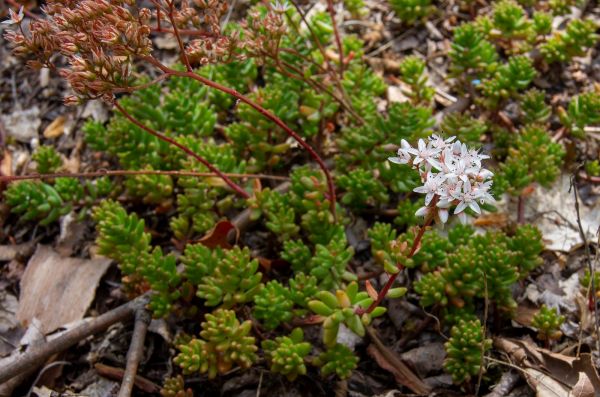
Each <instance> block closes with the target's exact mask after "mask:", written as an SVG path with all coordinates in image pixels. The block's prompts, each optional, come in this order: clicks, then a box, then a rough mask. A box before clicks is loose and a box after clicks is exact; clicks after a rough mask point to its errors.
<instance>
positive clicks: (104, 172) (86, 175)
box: [0, 170, 289, 183]
mask: <svg viewBox="0 0 600 397" xmlns="http://www.w3.org/2000/svg"><path fill="white" fill-rule="evenodd" d="M136 175H169V176H174V177H186V176H188V177H189V176H191V177H214V176H217V175H216V174H215V173H212V172H195V171H161V170H99V171H93V172H75V173H67V172H57V173H53V174H28V175H0V183H2V182H6V183H11V182H15V181H22V180H27V179H55V178H98V177H102V176H136ZM224 175H227V176H228V177H229V178H250V179H271V180H274V181H287V180H289V178H288V177H285V176H277V175H266V174H236V173H231V174H229V173H224Z"/></svg>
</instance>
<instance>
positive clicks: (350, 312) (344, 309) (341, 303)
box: [308, 282, 400, 347]
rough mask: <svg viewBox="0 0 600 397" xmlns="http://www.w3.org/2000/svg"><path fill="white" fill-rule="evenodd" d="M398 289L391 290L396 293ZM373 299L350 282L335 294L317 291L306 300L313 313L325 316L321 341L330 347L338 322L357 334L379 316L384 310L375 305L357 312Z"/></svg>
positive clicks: (334, 338)
mask: <svg viewBox="0 0 600 397" xmlns="http://www.w3.org/2000/svg"><path fill="white" fill-rule="evenodd" d="M397 292H400V291H396V290H395V291H393V292H392V293H393V294H396V293H397ZM371 303H373V299H371V298H369V295H368V294H367V293H366V292H358V284H357V283H356V282H352V283H350V284H348V286H347V287H346V289H345V290H339V289H338V290H337V291H336V293H335V295H334V294H332V293H331V292H329V291H319V292H317V293H316V294H315V300H311V301H310V302H308V307H309V308H310V310H312V311H313V312H314V313H316V314H318V315H320V316H323V317H325V320H324V322H323V343H324V344H325V345H326V346H329V347H332V346H335V344H336V343H337V335H338V331H339V328H340V324H342V323H343V324H345V325H346V326H347V327H348V328H349V329H350V330H351V331H352V332H354V333H355V334H356V335H358V336H364V335H365V325H369V323H370V322H371V319H372V318H375V317H379V316H381V315H383V314H384V313H385V312H386V309H385V308H384V307H377V308H375V310H373V311H372V312H371V313H364V314H362V315H359V314H357V309H366V308H368V307H369V306H370V305H371Z"/></svg>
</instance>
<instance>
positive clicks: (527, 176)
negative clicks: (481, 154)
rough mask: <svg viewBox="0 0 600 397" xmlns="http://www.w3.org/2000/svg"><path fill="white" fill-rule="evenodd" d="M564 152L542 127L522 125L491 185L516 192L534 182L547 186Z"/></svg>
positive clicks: (553, 176) (555, 173)
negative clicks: (494, 184)
mask: <svg viewBox="0 0 600 397" xmlns="http://www.w3.org/2000/svg"><path fill="white" fill-rule="evenodd" d="M564 155H565V151H564V149H563V148H562V146H561V145H560V144H559V143H555V142H553V141H552V140H551V138H550V136H548V133H547V132H546V131H545V129H544V128H542V127H540V126H537V125H530V126H526V127H524V128H523V129H522V130H521V131H520V132H519V135H518V136H517V138H516V140H515V141H514V143H513V144H512V147H510V148H509V152H508V157H507V159H506V161H505V162H504V163H502V164H501V165H500V171H499V172H498V174H497V176H496V187H495V188H496V189H497V191H503V190H506V191H507V192H508V193H510V194H513V195H519V194H521V192H522V190H523V189H524V188H525V187H527V186H529V185H530V184H532V183H534V182H537V183H539V184H540V185H542V186H544V187H548V186H550V185H551V184H552V182H554V181H555V180H556V178H557V177H558V175H559V174H560V167H561V164H562V159H563V157H564Z"/></svg>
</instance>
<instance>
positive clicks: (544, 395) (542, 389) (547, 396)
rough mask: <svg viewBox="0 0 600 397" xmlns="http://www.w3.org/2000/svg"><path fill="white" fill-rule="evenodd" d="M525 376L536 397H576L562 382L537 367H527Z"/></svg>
mask: <svg viewBox="0 0 600 397" xmlns="http://www.w3.org/2000/svg"><path fill="white" fill-rule="evenodd" d="M525 378H526V379H527V383H529V386H531V388H532V389H534V390H535V392H536V397H574V396H573V395H571V394H570V393H569V389H567V388H566V387H565V386H563V385H562V384H560V382H558V381H557V380H555V379H553V378H552V377H551V376H548V375H546V374H544V373H543V372H541V371H538V370H536V369H533V368H526V369H525ZM580 397H583V396H580Z"/></svg>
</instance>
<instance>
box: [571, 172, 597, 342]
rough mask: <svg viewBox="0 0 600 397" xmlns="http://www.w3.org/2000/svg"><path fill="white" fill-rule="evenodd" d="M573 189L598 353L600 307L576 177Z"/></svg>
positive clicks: (572, 180)
mask: <svg viewBox="0 0 600 397" xmlns="http://www.w3.org/2000/svg"><path fill="white" fill-rule="evenodd" d="M571 187H572V188H573V196H574V197H575V212H576V213H577V228H578V229H579V236H580V237H581V240H582V242H583V247H584V250H585V258H586V261H587V266H588V270H589V272H590V283H591V288H592V297H591V298H592V302H593V305H594V310H593V311H594V330H595V331H596V351H600V333H599V332H598V328H599V322H598V306H597V301H596V294H595V293H594V292H595V291H596V285H595V280H594V278H595V277H594V276H595V273H596V271H595V269H594V266H593V264H592V253H591V252H590V245H589V243H588V240H587V237H586V235H585V232H584V231H583V225H582V224H581V215H580V213H579V190H578V188H577V181H576V180H575V176H574V175H573V176H572V177H571Z"/></svg>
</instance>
